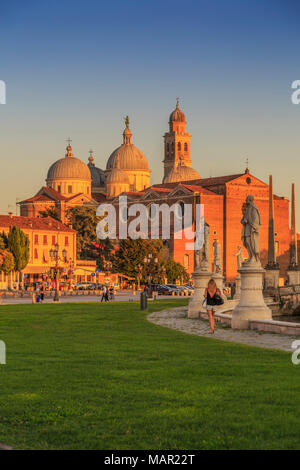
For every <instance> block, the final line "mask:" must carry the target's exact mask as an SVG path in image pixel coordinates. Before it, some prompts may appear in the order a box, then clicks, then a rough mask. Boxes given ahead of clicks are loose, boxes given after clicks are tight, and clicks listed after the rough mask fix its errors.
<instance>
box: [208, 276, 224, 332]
mask: <svg viewBox="0 0 300 470" xmlns="http://www.w3.org/2000/svg"><path fill="white" fill-rule="evenodd" d="M204 297H205V300H206V310H207V313H208V319H209V326H210V334H212V335H213V334H214V332H215V313H216V306H217V305H222V304H223V303H224V300H223V299H222V297H221V291H220V289H218V288H217V285H216V283H215V281H214V280H213V279H211V280H210V281H209V283H208V285H207V287H206V289H205V293H204Z"/></svg>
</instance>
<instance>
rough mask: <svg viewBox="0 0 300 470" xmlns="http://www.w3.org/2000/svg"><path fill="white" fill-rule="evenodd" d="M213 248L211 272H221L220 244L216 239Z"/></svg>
mask: <svg viewBox="0 0 300 470" xmlns="http://www.w3.org/2000/svg"><path fill="white" fill-rule="evenodd" d="M213 248H214V265H213V272H214V273H222V257H221V245H220V242H219V240H218V239H216V240H214V242H213Z"/></svg>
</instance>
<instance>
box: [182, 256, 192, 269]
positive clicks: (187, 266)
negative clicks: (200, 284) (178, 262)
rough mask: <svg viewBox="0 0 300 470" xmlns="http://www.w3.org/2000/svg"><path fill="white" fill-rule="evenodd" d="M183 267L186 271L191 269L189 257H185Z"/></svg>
mask: <svg viewBox="0 0 300 470" xmlns="http://www.w3.org/2000/svg"><path fill="white" fill-rule="evenodd" d="M183 265H184V267H185V269H189V265H190V260H189V255H184V258H183Z"/></svg>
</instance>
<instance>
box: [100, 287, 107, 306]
mask: <svg viewBox="0 0 300 470" xmlns="http://www.w3.org/2000/svg"><path fill="white" fill-rule="evenodd" d="M103 300H105V302H108V291H107V287H106V286H103V291H102V297H101V302H103Z"/></svg>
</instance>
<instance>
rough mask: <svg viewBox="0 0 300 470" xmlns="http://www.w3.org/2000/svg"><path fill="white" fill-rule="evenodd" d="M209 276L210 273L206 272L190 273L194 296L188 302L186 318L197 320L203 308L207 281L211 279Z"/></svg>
mask: <svg viewBox="0 0 300 470" xmlns="http://www.w3.org/2000/svg"><path fill="white" fill-rule="evenodd" d="M211 275H212V273H210V272H208V271H195V272H194V273H192V278H193V279H194V285H195V289H194V295H193V297H192V298H191V300H190V302H189V309H188V318H199V312H200V310H201V309H202V308H203V307H202V302H203V299H204V297H203V296H204V292H205V289H206V287H207V284H208V281H209V280H210V279H211Z"/></svg>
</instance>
